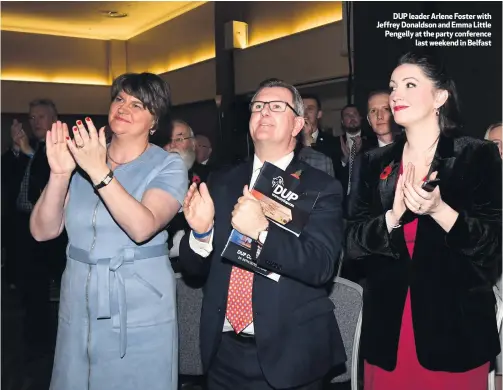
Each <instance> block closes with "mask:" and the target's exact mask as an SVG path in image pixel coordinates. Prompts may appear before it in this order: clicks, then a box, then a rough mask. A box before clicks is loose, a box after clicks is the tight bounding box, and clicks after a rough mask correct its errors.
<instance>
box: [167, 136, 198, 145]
mask: <svg viewBox="0 0 503 390" xmlns="http://www.w3.org/2000/svg"><path fill="white" fill-rule="evenodd" d="M191 138H194V137H180V138H171V142H173V143H175V144H180V143H182V142H183V141H185V140H186V139H191Z"/></svg>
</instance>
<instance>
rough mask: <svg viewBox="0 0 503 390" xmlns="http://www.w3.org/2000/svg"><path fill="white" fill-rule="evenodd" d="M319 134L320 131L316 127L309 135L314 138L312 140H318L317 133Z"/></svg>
mask: <svg viewBox="0 0 503 390" xmlns="http://www.w3.org/2000/svg"><path fill="white" fill-rule="evenodd" d="M319 134H320V131H319V130H318V129H316V131H314V132H313V133H312V134H311V137H313V139H314V142H316V141H318V135H319Z"/></svg>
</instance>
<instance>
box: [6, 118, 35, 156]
mask: <svg viewBox="0 0 503 390" xmlns="http://www.w3.org/2000/svg"><path fill="white" fill-rule="evenodd" d="M10 135H11V138H12V142H13V143H14V149H15V150H18V151H19V150H21V151H22V152H23V153H30V152H32V149H31V146H30V141H29V139H28V137H27V136H26V133H25V131H24V130H23V124H22V123H21V122H18V121H17V119H14V122H13V123H12V126H11V128H10Z"/></svg>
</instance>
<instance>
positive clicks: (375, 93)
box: [367, 89, 390, 107]
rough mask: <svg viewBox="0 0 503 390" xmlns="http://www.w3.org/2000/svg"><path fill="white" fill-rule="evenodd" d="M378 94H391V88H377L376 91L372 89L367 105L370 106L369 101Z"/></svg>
mask: <svg viewBox="0 0 503 390" xmlns="http://www.w3.org/2000/svg"><path fill="white" fill-rule="evenodd" d="M377 95H388V96H389V95H390V93H389V90H387V89H376V90H374V91H371V92H370V93H369V96H368V98H367V107H368V102H369V101H370V99H372V98H373V97H374V96H377Z"/></svg>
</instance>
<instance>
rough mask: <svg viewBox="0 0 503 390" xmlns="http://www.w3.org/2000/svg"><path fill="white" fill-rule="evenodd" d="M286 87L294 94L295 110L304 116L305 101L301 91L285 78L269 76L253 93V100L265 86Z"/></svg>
mask: <svg viewBox="0 0 503 390" xmlns="http://www.w3.org/2000/svg"><path fill="white" fill-rule="evenodd" d="M276 87H278V88H285V89H288V90H289V91H290V93H291V94H292V100H293V108H294V109H295V112H296V113H297V115H298V116H302V117H303V116H304V101H303V100H302V97H301V96H300V93H299V91H297V88H295V87H294V86H293V85H292V84H288V83H285V82H284V81H283V80H280V79H276V78H269V79H267V80H264V81H262V82H261V83H260V84H259V87H258V89H257V92H255V94H254V95H253V98H252V101H254V100H255V98H256V97H257V95H258V94H259V93H260V91H262V90H263V89H264V88H276Z"/></svg>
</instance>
